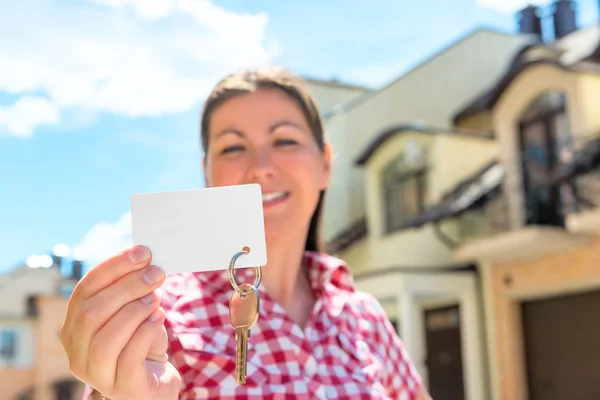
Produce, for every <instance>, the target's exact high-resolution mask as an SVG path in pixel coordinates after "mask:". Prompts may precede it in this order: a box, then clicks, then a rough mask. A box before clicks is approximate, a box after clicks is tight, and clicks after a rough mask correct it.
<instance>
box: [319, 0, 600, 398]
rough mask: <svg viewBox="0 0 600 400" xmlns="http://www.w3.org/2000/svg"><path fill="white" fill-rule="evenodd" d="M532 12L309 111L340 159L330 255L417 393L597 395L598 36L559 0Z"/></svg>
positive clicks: (331, 192)
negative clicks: (421, 385) (373, 305)
mask: <svg viewBox="0 0 600 400" xmlns="http://www.w3.org/2000/svg"><path fill="white" fill-rule="evenodd" d="M548 11H549V13H548ZM544 12H545V14H547V15H550V18H551V19H552V20H553V21H551V23H550V24H546V23H543V22H542V21H541V19H540V18H539V15H541V12H540V10H539V8H535V7H527V8H525V9H524V10H522V11H521V12H520V13H519V14H518V20H519V33H517V34H514V35H509V34H505V33H499V32H495V31H491V30H487V29H479V30H477V31H475V32H473V33H472V34H470V35H467V36H466V37H464V38H462V39H460V40H459V41H457V42H456V43H455V44H453V45H451V46H449V47H448V48H446V49H444V50H442V51H441V52H440V53H438V54H435V55H434V56H432V57H431V58H429V59H427V60H426V61H424V62H423V63H421V64H420V65H419V66H417V67H416V68H414V69H413V70H411V71H409V72H408V73H406V74H404V75H402V76H401V77H399V78H398V79H396V80H395V81H393V82H391V83H390V84H389V85H387V86H386V87H384V88H382V89H380V90H377V91H372V92H370V93H367V94H365V95H363V96H361V97H359V98H357V99H353V100H351V101H350V102H349V103H346V104H344V105H342V106H339V107H336V108H334V109H333V110H332V113H330V114H329V115H327V116H326V121H327V129H328V132H329V134H330V139H331V141H332V142H333V146H334V149H335V152H336V153H337V157H338V161H339V160H340V159H341V160H344V161H346V160H356V164H357V165H355V166H353V165H350V163H347V162H338V163H337V164H335V165H334V175H333V182H332V184H331V186H330V188H329V189H328V195H327V203H326V209H325V210H326V211H325V233H326V238H327V240H328V243H329V246H330V250H331V251H332V252H334V253H337V254H338V255H339V256H341V257H342V258H343V259H345V260H346V261H347V262H348V263H349V265H350V266H351V267H352V269H353V271H354V275H355V280H356V283H357V286H358V287H359V288H360V289H363V290H366V291H368V292H370V293H373V294H374V295H375V296H376V297H377V298H378V299H379V300H380V302H381V303H382V304H383V305H384V308H385V309H386V311H387V313H388V315H389V316H390V319H392V320H393V321H395V322H396V325H397V328H398V332H399V334H400V336H401V337H402V339H403V341H404V343H405V344H406V346H407V348H408V350H409V352H410V354H411V355H412V356H413V358H414V361H415V364H416V366H417V369H418V370H419V372H420V373H421V374H422V376H423V378H424V379H425V382H426V385H427V387H428V389H429V391H430V392H431V393H432V396H433V398H440V399H465V400H467V399H468V400H478V399H492V400H499V399H502V400H504V399H506V400H525V399H530V400H535V399H554V398H556V399H559V398H560V399H562V398H570V397H571V396H570V394H573V393H578V394H581V395H582V396H583V397H582V398H600V393H598V390H599V389H598V385H597V384H595V383H594V382H595V378H594V377H597V372H595V371H598V370H599V369H600V365H598V360H600V358H599V357H597V355H598V354H600V350H599V349H598V345H597V343H596V342H597V341H595V340H593V339H592V338H594V337H598V335H599V334H600V324H599V323H596V322H594V323H593V324H592V323H591V321H592V319H596V320H597V318H595V317H594V316H593V315H594V314H593V313H594V311H592V310H597V309H598V307H600V294H599V293H600V247H599V246H600V240H599V239H598V236H597V234H598V233H599V232H598V230H599V228H598V226H600V219H599V218H600V216H599V214H598V209H597V208H596V207H597V206H598V204H599V201H598V199H600V191H599V189H600V185H599V184H598V182H599V180H598V179H599V178H598V172H593V171H594V165H597V163H598V153H597V151H598V140H597V139H596V136H595V135H596V132H598V131H600V113H598V104H600V94H599V93H600V86H599V82H600V67H599V65H598V61H599V60H600V26H599V25H598V24H594V25H592V26H590V27H586V28H583V29H579V28H578V27H577V24H576V19H575V18H576V14H575V12H574V10H573V8H572V2H570V1H565V0H560V1H555V2H553V3H552V5H551V6H549V8H548V9H547V10H544ZM548 25H549V26H553V29H552V31H551V32H545V33H544V32H542V26H548ZM549 37H552V39H551V40H550V39H548V38H549ZM594 163H596V164H594ZM585 321H587V328H585V329H588V330H589V332H585V333H583V331H584V328H583V326H586V325H584V324H586V322H585ZM576 332H577V333H576ZM550 333H552V334H550ZM580 335H581V340H580V339H579V336H580ZM594 374H596V375H594ZM584 394H585V395H589V397H585V395H584Z"/></svg>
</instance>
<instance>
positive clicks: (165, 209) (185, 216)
mask: <svg viewBox="0 0 600 400" xmlns="http://www.w3.org/2000/svg"><path fill="white" fill-rule="evenodd" d="M131 224H132V235H133V244H134V245H144V246H146V247H148V248H149V249H150V251H151V252H152V264H153V265H157V266H159V267H161V268H162V269H163V270H164V271H165V272H166V273H168V274H175V273H185V272H199V271H210V270H222V269H227V268H228V266H229V263H230V261H231V258H232V257H233V256H234V255H235V253H237V252H239V251H241V250H242V249H243V248H244V246H248V247H249V248H250V253H249V254H247V255H242V256H240V257H239V258H238V259H237V261H236V263H235V268H236V269H237V268H247V267H253V266H264V265H266V264H267V248H266V241H265V226H264V219H263V208H262V192H261V188H260V185H258V184H250V185H237V186H224V187H214V188H204V189H196V190H181V191H170V192H156V193H143V194H134V195H132V196H131Z"/></svg>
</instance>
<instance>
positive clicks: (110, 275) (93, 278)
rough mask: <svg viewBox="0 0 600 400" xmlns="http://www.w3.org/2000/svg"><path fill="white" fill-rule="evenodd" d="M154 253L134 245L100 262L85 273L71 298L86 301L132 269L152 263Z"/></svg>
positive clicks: (135, 269) (76, 300)
mask: <svg viewBox="0 0 600 400" xmlns="http://www.w3.org/2000/svg"><path fill="white" fill-rule="evenodd" d="M151 257H152V254H151V253H150V249H148V248H147V247H144V246H134V247H132V248H130V249H128V250H126V251H123V252H122V253H120V254H118V255H116V256H114V257H112V258H109V259H108V260H106V261H104V262H103V263H100V264H98V265H97V266H95V267H94V268H92V269H91V270H90V271H89V272H88V273H87V274H85V275H84V276H83V277H82V278H81V280H80V281H79V282H78V283H77V285H76V286H75V289H74V290H73V293H72V295H71V299H73V300H75V302H81V301H84V300H86V299H88V298H90V297H92V296H93V295H94V294H96V293H98V292H100V291H101V290H103V289H104V288H106V287H107V286H109V285H111V284H112V283H114V282H116V281H117V280H119V279H120V278H122V277H123V276H125V275H127V274H128V273H130V272H132V271H137V270H139V269H142V268H144V267H146V266H148V264H149V263H150V259H151Z"/></svg>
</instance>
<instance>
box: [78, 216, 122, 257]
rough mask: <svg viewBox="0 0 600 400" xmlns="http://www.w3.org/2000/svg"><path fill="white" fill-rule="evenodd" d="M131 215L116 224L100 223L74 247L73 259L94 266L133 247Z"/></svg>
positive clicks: (120, 219)
mask: <svg viewBox="0 0 600 400" xmlns="http://www.w3.org/2000/svg"><path fill="white" fill-rule="evenodd" d="M132 245H133V241H132V238H131V213H127V214H125V215H123V216H121V217H120V218H119V219H118V220H117V221H116V222H99V223H97V224H96V225H94V226H93V227H92V229H90V230H89V232H88V233H86V234H85V236H84V237H83V239H82V240H81V241H80V242H79V243H77V244H76V245H75V246H73V253H72V254H73V258H76V259H80V260H83V261H85V262H86V264H88V265H89V266H94V265H96V264H98V263H99V262H102V261H104V260H106V259H108V258H110V257H112V256H114V255H116V254H118V253H119V252H121V251H123V250H125V249H127V248H129V247H131V246H132Z"/></svg>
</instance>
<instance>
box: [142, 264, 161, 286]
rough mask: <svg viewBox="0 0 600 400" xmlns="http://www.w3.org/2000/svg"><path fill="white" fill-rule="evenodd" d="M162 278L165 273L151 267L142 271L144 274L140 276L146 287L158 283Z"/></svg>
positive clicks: (155, 267)
mask: <svg viewBox="0 0 600 400" xmlns="http://www.w3.org/2000/svg"><path fill="white" fill-rule="evenodd" d="M164 276H165V273H164V272H163V270H162V269H160V268H158V267H157V266H154V265H151V266H149V267H148V268H146V269H145V270H144V273H143V274H142V279H143V280H144V282H146V283H147V284H148V285H153V284H155V283H156V282H158V281H160V280H161V279H162V278H163V277H164Z"/></svg>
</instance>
